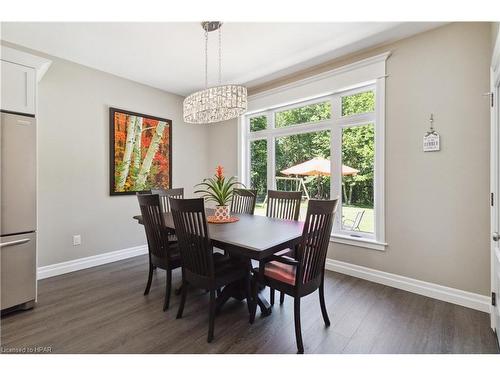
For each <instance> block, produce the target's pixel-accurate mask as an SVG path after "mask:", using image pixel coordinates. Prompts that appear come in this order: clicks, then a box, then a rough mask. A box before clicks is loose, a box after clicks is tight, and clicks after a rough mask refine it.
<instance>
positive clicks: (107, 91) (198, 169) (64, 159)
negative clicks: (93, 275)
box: [5, 43, 207, 266]
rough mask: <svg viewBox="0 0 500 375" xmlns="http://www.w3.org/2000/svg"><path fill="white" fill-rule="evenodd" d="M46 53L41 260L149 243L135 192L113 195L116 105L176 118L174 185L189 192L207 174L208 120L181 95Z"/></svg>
mask: <svg viewBox="0 0 500 375" xmlns="http://www.w3.org/2000/svg"><path fill="white" fill-rule="evenodd" d="M5 44H8V43H5ZM9 45H11V46H12V44H9ZM31 52H33V51H31ZM40 55H43V54H40ZM43 56H45V57H48V58H50V59H51V60H52V61H53V62H52V66H51V67H50V69H49V70H48V72H47V73H46V75H45V76H44V78H43V80H42V81H41V82H40V85H39V101H38V105H39V107H38V266H46V265H49V264H54V263H58V262H63V261H68V260H72V259H77V258H82V257H86V256H91V255H96V254H100V253H106V252H110V251H114V250H120V249H125V248H129V247H133V246H138V245H144V244H145V243H146V239H145V235H144V229H143V228H142V227H140V226H139V225H138V224H137V222H136V221H135V220H133V219H132V216H133V215H137V214H138V213H139V207H138V205H137V199H136V197H135V196H113V197H111V196H110V195H109V107H110V106H112V107H118V108H123V109H128V110H132V111H136V112H140V113H145V114H150V115H154V116H159V117H164V118H168V119H171V120H172V122H173V127H172V140H173V145H172V152H173V156H172V160H173V170H172V180H173V186H174V187H178V186H183V187H185V188H186V190H187V195H188V196H189V195H192V191H193V189H192V188H193V185H194V184H196V183H198V182H199V181H200V180H201V179H202V178H203V177H204V176H205V174H206V170H207V165H206V155H207V130H206V128H204V127H200V126H194V125H188V124H185V123H184V122H183V120H182V100H183V98H182V97H181V96H177V95H173V94H169V93H166V92H163V91H161V90H157V89H154V88H151V87H148V86H145V85H141V84H138V83H135V82H132V81H129V80H126V79H122V78H119V77H116V76H113V75H110V74H107V73H103V72H100V71H97V70H94V69H90V68H86V67H84V66H82V65H78V64H74V63H71V62H68V61H65V60H61V59H58V58H55V57H51V56H46V55H43ZM74 234H81V236H82V244H81V246H73V244H72V236H73V235H74Z"/></svg>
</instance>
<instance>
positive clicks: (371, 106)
mask: <svg viewBox="0 0 500 375" xmlns="http://www.w3.org/2000/svg"><path fill="white" fill-rule="evenodd" d="M373 111H375V92H374V91H366V92H360V93H359V94H355V95H349V96H343V97H342V116H349V115H355V114H358V113H365V112H373Z"/></svg>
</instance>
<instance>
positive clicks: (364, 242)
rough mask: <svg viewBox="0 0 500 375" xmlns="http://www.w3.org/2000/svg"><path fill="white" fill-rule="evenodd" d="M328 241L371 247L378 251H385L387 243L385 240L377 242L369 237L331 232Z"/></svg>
mask: <svg viewBox="0 0 500 375" xmlns="http://www.w3.org/2000/svg"><path fill="white" fill-rule="evenodd" d="M330 242H334V243H341V244H344V245H351V246H358V247H366V248H367V249H373V250H378V251H385V248H386V246H387V244H386V243H385V242H379V241H376V240H372V239H370V238H359V237H353V236H346V235H342V234H332V235H331V237H330Z"/></svg>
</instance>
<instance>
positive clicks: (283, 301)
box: [280, 292, 285, 305]
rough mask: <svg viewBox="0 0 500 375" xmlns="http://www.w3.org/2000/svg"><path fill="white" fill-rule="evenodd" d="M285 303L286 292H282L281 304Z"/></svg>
mask: <svg viewBox="0 0 500 375" xmlns="http://www.w3.org/2000/svg"><path fill="white" fill-rule="evenodd" d="M283 303H285V293H283V292H280V305H283Z"/></svg>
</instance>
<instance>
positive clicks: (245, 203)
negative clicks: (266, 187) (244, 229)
mask: <svg viewBox="0 0 500 375" xmlns="http://www.w3.org/2000/svg"><path fill="white" fill-rule="evenodd" d="M256 200H257V190H251V189H234V190H233V200H232V201H231V212H234V213H235V214H250V215H253V214H254V212H255V202H256Z"/></svg>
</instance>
